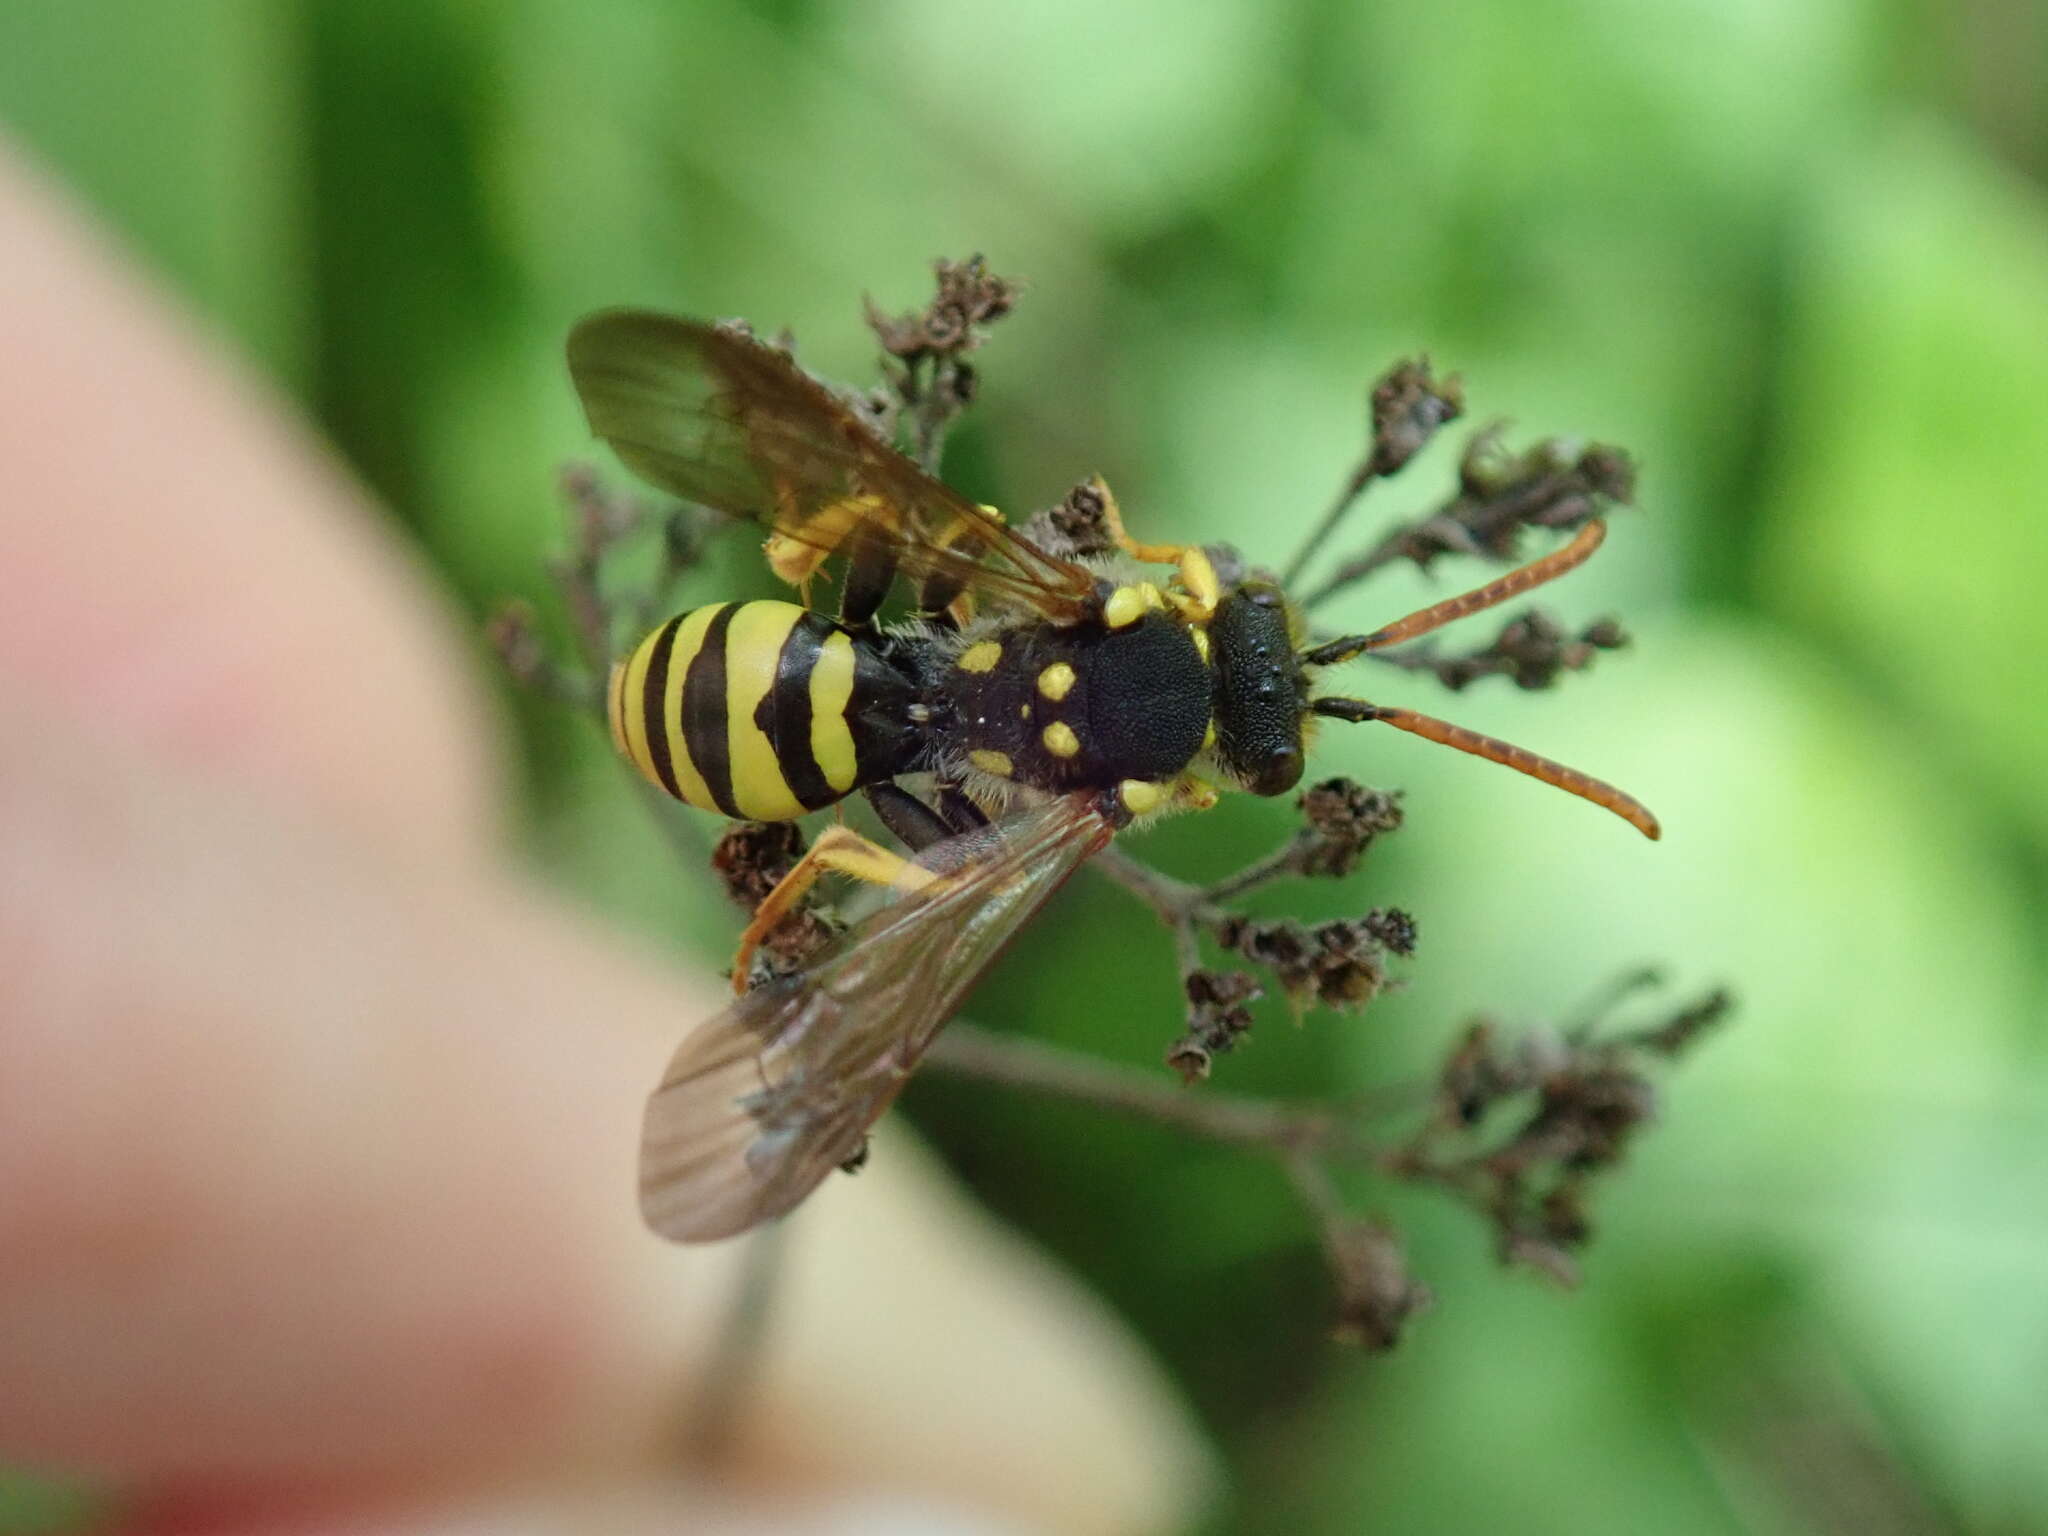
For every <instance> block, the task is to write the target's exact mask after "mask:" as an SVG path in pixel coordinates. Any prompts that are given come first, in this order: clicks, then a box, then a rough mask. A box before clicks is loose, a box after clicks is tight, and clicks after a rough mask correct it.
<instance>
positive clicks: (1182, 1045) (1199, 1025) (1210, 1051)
mask: <svg viewBox="0 0 2048 1536" xmlns="http://www.w3.org/2000/svg"><path fill="white" fill-rule="evenodd" d="M1186 987H1187V997H1188V1028H1187V1033H1186V1034H1184V1035H1182V1036H1181V1037H1180V1039H1178V1040H1176V1041H1174V1043H1173V1044H1172V1045H1171V1046H1169V1047H1167V1051H1166V1064H1167V1065H1168V1066H1170V1067H1172V1068H1173V1070H1174V1071H1176V1072H1178V1073H1179V1074H1180V1076H1181V1080H1182V1081H1183V1082H1188V1083H1193V1082H1197V1081H1199V1080H1200V1079H1202V1078H1205V1077H1207V1076H1208V1075H1209V1064H1210V1062H1211V1061H1212V1060H1213V1059H1214V1058H1215V1057H1217V1056H1220V1055H1222V1054H1223V1053H1224V1052H1226V1051H1229V1050H1233V1049H1235V1048H1236V1045H1237V1042H1238V1041H1239V1039H1241V1038H1242V1037H1243V1035H1244V1033H1245V1032H1246V1031H1247V1030H1249V1029H1250V1028H1251V1027H1252V1010H1251V1005H1252V1004H1253V1003H1255V1002H1256V1001H1258V999H1259V998H1260V997H1261V996H1263V993H1261V991H1260V989H1259V984H1258V981H1257V979H1256V978H1254V977H1253V976H1251V975H1250V974H1249V973H1247V972H1245V971H1211V970H1196V971H1190V972H1189V973H1188V978H1187V983H1186Z"/></svg>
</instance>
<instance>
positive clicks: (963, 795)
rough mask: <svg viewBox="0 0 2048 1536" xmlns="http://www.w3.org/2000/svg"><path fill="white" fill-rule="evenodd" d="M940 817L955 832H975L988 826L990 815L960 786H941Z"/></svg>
mask: <svg viewBox="0 0 2048 1536" xmlns="http://www.w3.org/2000/svg"><path fill="white" fill-rule="evenodd" d="M938 809H939V815H940V816H941V817H942V818H944V820H945V823H946V825H947V826H949V827H951V828H952V829H953V830H954V831H955V832H973V831H976V830H978V829H979V828H982V827H985V826H987V825H988V813H987V812H986V811H984V810H983V809H982V808H981V807H980V806H978V805H976V804H975V803H974V800H973V797H972V796H970V795H969V794H968V793H967V791H966V790H964V789H962V788H961V787H960V786H959V785H958V784H941V785H940V786H939V807H938Z"/></svg>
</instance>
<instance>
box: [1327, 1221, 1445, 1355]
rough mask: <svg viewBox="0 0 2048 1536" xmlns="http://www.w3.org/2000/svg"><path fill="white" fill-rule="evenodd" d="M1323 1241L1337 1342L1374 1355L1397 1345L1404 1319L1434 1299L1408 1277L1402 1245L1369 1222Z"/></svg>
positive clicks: (1345, 1226)
mask: <svg viewBox="0 0 2048 1536" xmlns="http://www.w3.org/2000/svg"><path fill="white" fill-rule="evenodd" d="M1324 1242H1325V1243H1326V1244H1327V1246H1328V1250H1329V1254H1330V1263H1331V1267H1332V1268H1333V1269H1334V1270H1335V1271H1336V1275H1337V1285H1338V1295H1337V1304H1338V1315H1337V1325H1336V1328H1335V1330H1334V1332H1335V1336H1336V1338H1337V1340H1338V1341H1339V1342H1340V1343H1345V1344H1355V1345H1358V1346H1359V1347H1360V1348H1362V1349H1366V1350H1370V1351H1371V1352H1372V1353H1374V1354H1382V1353H1384V1352H1385V1351H1387V1350H1390V1349H1392V1348H1393V1347H1394V1346H1395V1345H1396V1344H1398V1343H1400V1342H1401V1333H1402V1330H1403V1329H1404V1328H1405V1327H1406V1326H1407V1323H1408V1319H1409V1318H1411V1317H1413V1316H1414V1315H1415V1314H1416V1313H1418V1312H1421V1311H1423V1310H1424V1309H1426V1308H1427V1307H1428V1306H1429V1305H1430V1304H1431V1301H1432V1300H1433V1298H1432V1297H1431V1295H1430V1293H1429V1290H1428V1288H1427V1287H1425V1286H1423V1285H1421V1284H1420V1283H1418V1282H1417V1281H1416V1280H1415V1278H1414V1277H1413V1276H1412V1275H1410V1274H1409V1272H1408V1261H1407V1258H1406V1256H1405V1255H1404V1254H1403V1253H1402V1252H1401V1245H1400V1244H1399V1243H1398V1242H1397V1241H1396V1240H1395V1238H1394V1234H1393V1233H1392V1232H1390V1231H1388V1230H1387V1229H1386V1228H1385V1227H1383V1226H1380V1225H1378V1224H1377V1223H1375V1222H1369V1221H1348V1222H1344V1223H1342V1224H1341V1225H1337V1226H1334V1227H1332V1228H1331V1229H1330V1230H1329V1231H1327V1232H1326V1233H1325V1234H1324Z"/></svg>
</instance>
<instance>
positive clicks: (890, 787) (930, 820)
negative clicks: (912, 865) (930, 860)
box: [861, 784, 959, 853]
mask: <svg viewBox="0 0 2048 1536" xmlns="http://www.w3.org/2000/svg"><path fill="white" fill-rule="evenodd" d="M861 793H862V794H863V795H865V796H866V797H867V802H868V804H869V805H871V806H873V807H874V808H875V814H876V815H877V816H879V817H880V818H881V819H882V825H883V826H885V827H887V828H888V829H889V830H890V831H891V832H894V833H895V834H896V835H897V836H898V837H900V838H901V839H903V845H904V846H905V847H906V848H908V849H909V850H910V851H911V852H912V853H920V852H922V851H923V850H924V849H926V848H929V847H931V845H932V844H933V843H942V842H944V841H945V840H946V839H947V838H949V837H951V836H952V835H953V834H954V832H956V831H958V830H959V829H958V828H957V827H953V826H951V825H949V824H948V823H947V821H946V819H945V817H944V816H943V815H941V813H939V812H938V811H935V810H933V809H932V808H931V807H930V806H928V805H926V804H925V803H924V802H923V801H922V800H920V799H918V798H917V796H915V795H913V794H912V793H911V792H910V791H909V790H907V789H898V788H897V787H896V786H895V785H894V784H870V785H868V786H867V787H866V788H865V789H863V790H862V791H861Z"/></svg>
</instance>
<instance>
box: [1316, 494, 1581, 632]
mask: <svg viewBox="0 0 2048 1536" xmlns="http://www.w3.org/2000/svg"><path fill="white" fill-rule="evenodd" d="M1606 537H1607V525H1606V524H1605V523H1603V522H1601V521H1600V520H1599V519H1598V518H1594V519H1593V520H1592V521H1591V522H1589V523H1587V524H1586V526H1585V527H1583V528H1581V529H1580V530H1579V533H1578V537H1577V538H1575V539H1573V540H1572V541H1571V543H1569V544H1567V545H1565V547H1564V548H1563V549H1560V550H1557V551H1555V552H1554V553H1552V554H1548V555H1545V556H1544V557H1543V558H1542V559H1541V560H1531V561H1530V562H1529V563H1528V564H1527V565H1524V566H1521V567H1519V568H1517V569H1515V570H1512V571H1509V572H1508V573H1507V575H1505V576H1501V577H1498V578H1496V579H1495V580H1493V581H1489V582H1488V583H1487V584H1486V585H1485V586H1483V587H1474V588H1473V589H1472V590H1471V591H1470V592H1461V593H1460V594H1459V595H1458V596H1456V597H1447V598H1445V599H1444V600H1443V601H1442V602H1440V603H1431V604H1430V605H1429V606H1428V607H1427V608H1419V609H1417V610H1416V611H1415V612H1414V613H1411V614H1409V615H1408V617H1407V618H1405V619H1397V620H1395V621H1394V622H1393V623H1392V624H1389V625H1387V626H1386V627H1385V628H1384V629H1376V630H1374V631H1373V632H1372V633H1371V634H1369V635H1346V636H1345V637H1344V638H1343V639H1341V640H1331V641H1329V642H1327V643H1326V644H1323V645H1319V646H1317V647H1315V648H1314V649H1313V650H1308V651H1304V652H1302V655H1301V659H1302V660H1303V661H1305V662H1307V663H1308V664H1309V665H1310V666H1312V667H1328V666H1335V665H1336V664H1337V663H1338V662H1340V661H1349V660H1351V658H1352V657H1354V656H1362V655H1364V654H1365V653H1366V652H1367V651H1376V650H1378V649H1379V648H1380V647H1381V646H1383V645H1399V644H1400V643H1401V642H1402V641H1403V640H1413V639H1415V638H1416V637H1417V636H1420V635H1426V634H1428V633H1429V632H1430V631H1431V630H1433V629H1442V628H1443V627H1444V625H1446V624H1449V623H1450V622H1452V621H1453V620H1454V619H1462V618H1464V617H1465V616H1466V615H1467V614H1472V613H1479V612H1481V611H1483V610H1484V609H1487V608H1492V607H1494V606H1495V605H1497V604H1499V603H1504V602H1506V601H1507V600H1508V599H1509V598H1511V597H1520V596H1521V595H1522V594H1523V593H1524V592H1528V591H1531V590H1533V589H1534V588H1536V587H1540V586H1542V585H1543V584H1544V583H1545V582H1547V581H1555V580H1557V578H1558V577H1560V576H1562V575H1564V574H1565V573H1566V572H1567V571H1575V570H1577V569H1578V568H1579V567H1580V566H1582V565H1584V564H1585V563H1586V562H1587V561H1588V560H1589V559H1591V558H1592V555H1593V551H1594V550H1596V549H1598V548H1599V547H1600V543H1601V541H1602V540H1603V539H1605V538H1606Z"/></svg>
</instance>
